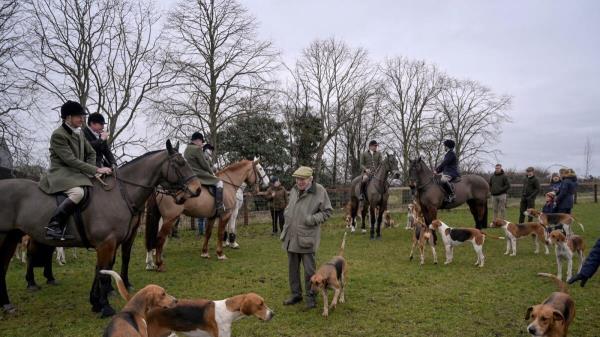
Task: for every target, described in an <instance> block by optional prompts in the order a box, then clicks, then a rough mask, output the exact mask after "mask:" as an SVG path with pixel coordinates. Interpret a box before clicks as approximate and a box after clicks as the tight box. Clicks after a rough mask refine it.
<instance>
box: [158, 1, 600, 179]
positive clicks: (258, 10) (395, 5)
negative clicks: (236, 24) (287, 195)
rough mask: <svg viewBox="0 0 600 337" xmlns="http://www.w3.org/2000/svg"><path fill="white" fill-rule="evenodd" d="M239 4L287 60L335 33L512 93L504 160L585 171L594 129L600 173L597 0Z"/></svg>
mask: <svg viewBox="0 0 600 337" xmlns="http://www.w3.org/2000/svg"><path fill="white" fill-rule="evenodd" d="M241 2H242V4H244V6H246V8H247V9H248V10H249V11H250V13H252V15H254V16H255V17H256V18H257V19H258V21H259V23H260V28H259V34H260V36H261V37H262V38H265V39H270V40H271V41H273V42H274V45H275V47H276V48H278V49H279V50H280V51H281V53H282V54H283V58H284V60H285V61H288V62H290V61H293V60H295V59H296V57H297V56H298V55H299V54H300V52H301V50H302V49H303V48H305V47H306V46H308V44H309V43H310V42H311V41H313V40H314V39H317V38H320V39H325V38H329V37H332V36H333V37H336V38H339V39H342V40H344V41H346V42H347V43H348V44H349V45H351V46H352V47H363V48H365V49H367V50H368V51H369V54H370V57H371V58H372V59H373V60H374V61H380V60H383V59H384V58H385V57H393V56H400V55H401V56H406V57H408V58H412V59H424V60H426V61H428V62H431V63H434V64H436V65H438V66H439V67H440V68H441V69H442V70H444V71H446V72H447V73H448V74H449V75H451V76H454V77H457V78H469V79H474V80H477V81H480V82H481V83H483V84H484V85H486V86H488V87H490V88H491V89H492V90H493V91H495V92H496V93H498V94H508V95H511V96H512V97H513V104H512V107H511V109H510V110H509V111H508V114H509V115H510V116H511V118H512V120H513V123H510V124H505V125H503V128H502V129H503V130H502V136H501V137H500V143H499V144H497V146H498V148H499V149H500V150H501V151H502V152H503V154H502V155H501V156H500V157H499V158H498V159H499V161H500V162H501V163H503V164H504V165H505V166H506V167H511V168H516V169H524V168H525V167H526V166H529V165H535V166H538V167H547V166H549V165H552V164H562V165H566V166H569V167H573V168H574V169H575V170H576V171H577V172H578V173H579V174H583V172H582V171H583V167H584V156H583V150H584V144H585V141H586V137H589V138H590V140H591V142H592V145H593V159H594V164H593V170H592V173H593V174H594V175H600V1H545V0H544V1H374V0H370V1H364V0H360V1H348V0H346V1H342V0H339V1H338V0H335V1H334V0H302V1H291V0H286V1H284V0H242V1H241ZM161 3H162V5H163V6H165V7H168V6H170V5H171V4H173V3H174V1H173V0H162V1H161ZM487 169H491V168H487ZM553 169H554V170H557V169H558V168H557V167H555V168H553Z"/></svg>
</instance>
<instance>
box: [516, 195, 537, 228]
mask: <svg viewBox="0 0 600 337" xmlns="http://www.w3.org/2000/svg"><path fill="white" fill-rule="evenodd" d="M528 208H535V198H533V199H524V198H521V207H520V208H519V223H523V222H524V221H525V214H523V212H525V211H526V210H527V209H528ZM532 220H533V218H532V217H530V216H529V217H527V221H528V222H531V221H532Z"/></svg>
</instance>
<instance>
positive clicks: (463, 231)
mask: <svg viewBox="0 0 600 337" xmlns="http://www.w3.org/2000/svg"><path fill="white" fill-rule="evenodd" d="M429 228H430V229H431V230H436V229H437V230H438V231H439V233H440V236H441V237H442V240H443V242H444V247H445V248H446V262H444V264H449V263H451V262H452V259H453V258H454V246H458V245H461V244H463V243H465V242H467V241H471V243H472V244H473V249H475V254H476V255H477V261H476V262H475V265H476V266H479V267H483V264H484V262H485V256H484V255H483V243H484V242H485V234H483V233H482V232H481V231H480V230H479V229H475V228H451V227H449V226H448V225H446V224H445V223H444V222H442V221H440V220H433V221H432V222H431V225H429Z"/></svg>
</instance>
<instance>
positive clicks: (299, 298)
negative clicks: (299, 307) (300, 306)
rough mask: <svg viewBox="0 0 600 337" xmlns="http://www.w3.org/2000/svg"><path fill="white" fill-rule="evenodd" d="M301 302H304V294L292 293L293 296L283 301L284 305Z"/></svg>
mask: <svg viewBox="0 0 600 337" xmlns="http://www.w3.org/2000/svg"><path fill="white" fill-rule="evenodd" d="M300 302H302V296H296V295H292V296H291V297H289V298H288V299H286V300H285V301H283V305H294V304H296V303H300Z"/></svg>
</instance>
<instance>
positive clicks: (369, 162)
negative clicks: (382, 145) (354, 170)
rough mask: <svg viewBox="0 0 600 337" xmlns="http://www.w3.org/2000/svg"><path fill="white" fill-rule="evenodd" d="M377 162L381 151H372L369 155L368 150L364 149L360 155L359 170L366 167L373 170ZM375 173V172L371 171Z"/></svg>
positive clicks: (379, 162) (378, 162)
mask: <svg viewBox="0 0 600 337" xmlns="http://www.w3.org/2000/svg"><path fill="white" fill-rule="evenodd" d="M379 164H381V152H377V151H376V152H373V155H371V152H370V151H368V150H367V151H365V152H363V153H361V155H360V170H361V172H364V171H365V170H366V169H370V170H371V171H373V170H375V169H376V168H377V167H378V166H379ZM371 173H375V172H371Z"/></svg>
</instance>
